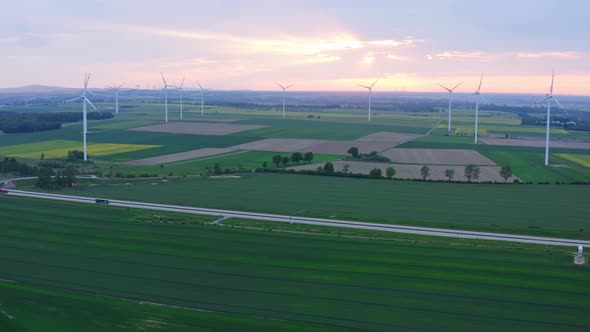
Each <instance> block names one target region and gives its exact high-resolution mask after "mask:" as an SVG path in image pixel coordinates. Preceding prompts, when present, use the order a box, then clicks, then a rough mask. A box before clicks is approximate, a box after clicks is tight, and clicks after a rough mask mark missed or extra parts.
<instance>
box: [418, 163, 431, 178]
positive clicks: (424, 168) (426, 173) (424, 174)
mask: <svg viewBox="0 0 590 332" xmlns="http://www.w3.org/2000/svg"><path fill="white" fill-rule="evenodd" d="M420 174H421V175H422V180H424V181H426V179H427V178H428V177H429V176H430V167H428V166H426V165H424V166H422V168H420Z"/></svg>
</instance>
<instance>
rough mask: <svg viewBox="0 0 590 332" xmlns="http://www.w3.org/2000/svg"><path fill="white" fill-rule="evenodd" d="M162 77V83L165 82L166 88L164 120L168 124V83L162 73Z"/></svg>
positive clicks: (164, 88)
mask: <svg viewBox="0 0 590 332" xmlns="http://www.w3.org/2000/svg"><path fill="white" fill-rule="evenodd" d="M160 75H162V81H163V82H164V87H163V88H162V90H164V105H165V106H164V109H165V115H164V119H165V122H168V83H166V79H165V78H164V74H162V73H161V72H160Z"/></svg>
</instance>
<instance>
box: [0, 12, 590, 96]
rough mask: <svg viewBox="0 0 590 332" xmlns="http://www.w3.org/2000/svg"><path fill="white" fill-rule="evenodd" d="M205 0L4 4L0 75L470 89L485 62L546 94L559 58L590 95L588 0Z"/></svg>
mask: <svg viewBox="0 0 590 332" xmlns="http://www.w3.org/2000/svg"><path fill="white" fill-rule="evenodd" d="M202 4H203V3H202V2H196V3H195V2H188V1H175V2H174V3H173V4H166V5H164V4H158V3H152V2H149V3H146V2H142V1H129V2H125V3H118V2H116V1H103V2H100V3H99V2H89V3H84V4H77V5H76V6H69V5H68V2H67V1H62V2H59V3H57V4H55V2H53V3H51V4H50V3H47V2H46V1H34V0H28V1H23V2H20V3H18V4H15V3H7V4H0V9H2V11H3V12H5V13H11V15H9V16H8V17H7V18H6V19H5V20H4V21H3V23H0V26H2V29H1V30H0V31H2V32H1V33H0V46H2V47H3V49H4V50H5V52H3V54H2V55H0V59H1V61H0V72H2V73H3V75H0V88H12V87H21V86H27V85H49V86H60V87H66V88H79V87H80V86H81V84H82V78H83V75H84V73H85V72H92V73H93V77H92V79H91V82H90V84H91V86H93V87H95V88H102V87H104V86H106V85H111V84H113V82H115V83H118V82H126V83H127V84H126V86H127V87H129V88H133V89H137V88H139V89H145V90H154V89H158V88H160V87H161V85H162V81H161V78H160V72H163V73H164V75H165V76H166V79H167V81H168V82H169V83H170V84H171V85H176V84H178V83H179V82H180V81H181V80H182V78H183V77H186V79H187V81H186V83H185V86H190V87H192V86H195V85H196V82H197V81H200V82H201V83H202V84H203V86H204V87H205V88H208V89H210V90H225V91H240V90H241V91H243V90H249V91H274V90H275V88H276V85H275V82H279V83H284V84H294V87H293V88H292V89H290V91H300V92H323V91H325V92H355V91H356V87H357V86H358V85H359V84H370V83H371V82H373V81H374V80H375V79H378V78H379V79H380V81H379V83H377V86H376V88H375V92H379V91H380V92H399V91H402V90H405V92H407V93H409V92H417V93H436V92H438V89H440V88H439V87H438V84H443V85H455V84H456V83H458V82H461V81H463V84H462V86H460V87H459V89H458V91H457V92H458V93H467V92H472V91H474V90H475V88H476V87H477V84H478V83H479V78H480V75H481V74H482V72H483V73H484V75H485V76H484V81H483V87H482V92H485V93H498V94H534V95H543V94H546V93H547V92H548V90H549V86H550V83H551V70H552V69H553V68H555V71H556V77H555V94H556V95H572V96H588V95H590V65H589V64H588V61H587V60H589V59H590V57H589V54H590V46H588V45H585V44H584V43H580V42H579V41H580V40H583V38H584V31H589V30H590V23H587V22H586V21H584V20H583V13H584V12H587V11H588V10H589V9H590V4H585V3H582V4H580V3H577V2H574V1H564V2H561V3H560V4H554V3H553V2H550V1H542V2H541V3H539V2H538V1H537V2H536V1H524V2H521V3H518V4H511V3H510V2H509V1H504V0H503V1H499V2H496V3H495V4H494V5H493V6H491V5H486V4H477V3H476V4H474V3H473V2H471V1H463V0H455V1H447V2H445V3H439V2H437V1H422V2H420V3H419V4H411V5H408V4H403V5H402V2H401V1H388V2H382V1H371V2H369V3H363V4H362V5H361V4H358V3H356V2H353V1H338V2H335V1H332V0H330V1H322V2H321V3H320V4H318V3H315V2H311V1H296V2H295V1H287V2H284V3H281V4H276V3H272V2H269V1H258V2H254V1H240V2H237V3H235V2H228V1H220V2H217V3H215V4H213V5H211V4H208V8H207V12H209V13H212V14H211V15H206V16H205V17H199V16H194V14H192V13H198V12H199V10H200V6H201V5H202ZM252 4H257V5H256V6H252ZM137 6H141V7H142V10H141V11H138V10H136V7H137ZM179 7H182V8H183V9H184V10H181V11H179V10H178V8H179ZM423 8H427V10H424V9H423ZM468 9H469V12H466V11H467V10H468ZM506 9H509V10H506ZM129 11H133V12H134V15H135V16H134V17H132V18H129V17H127V15H126V13H128V12H129ZM285 11H288V12H289V14H288V15H284V16H283V15H276V13H281V12H285ZM390 13H391V14H390ZM80 15H84V17H85V19H83V20H81V19H79V18H78V17H80ZM466 15H467V17H470V18H471V20H466V19H465V17H466ZM490 17H491V18H490ZM195 18H198V19H195ZM578 18H579V19H578ZM505 31H507V32H505ZM358 89H359V91H362V89H361V88H360V87H359V88H358ZM441 92H443V93H444V91H442V90H441Z"/></svg>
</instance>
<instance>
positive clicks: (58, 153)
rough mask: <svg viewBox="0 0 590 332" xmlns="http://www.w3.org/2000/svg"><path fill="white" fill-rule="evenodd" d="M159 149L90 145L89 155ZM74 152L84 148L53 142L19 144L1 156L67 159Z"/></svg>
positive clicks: (136, 146) (117, 145) (139, 145)
mask: <svg viewBox="0 0 590 332" xmlns="http://www.w3.org/2000/svg"><path fill="white" fill-rule="evenodd" d="M56 147H60V148H56ZM159 147H161V146H160V145H146V144H112V143H89V144H88V154H89V155H93V156H107V155H112V154H119V153H127V152H133V151H139V150H145V149H152V148H159ZM72 150H78V151H82V150H83V146H82V144H80V142H77V141H67V140H52V141H45V142H39V143H29V144H18V145H12V146H5V147H1V148H0V155H4V156H10V157H23V158H39V157H40V156H41V154H43V155H44V157H45V158H62V157H67V156H68V151H72Z"/></svg>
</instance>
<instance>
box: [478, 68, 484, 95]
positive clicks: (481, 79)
mask: <svg viewBox="0 0 590 332" xmlns="http://www.w3.org/2000/svg"><path fill="white" fill-rule="evenodd" d="M481 82H483V73H482V74H481V78H480V79H479V87H477V92H479V91H480V90H481Z"/></svg>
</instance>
